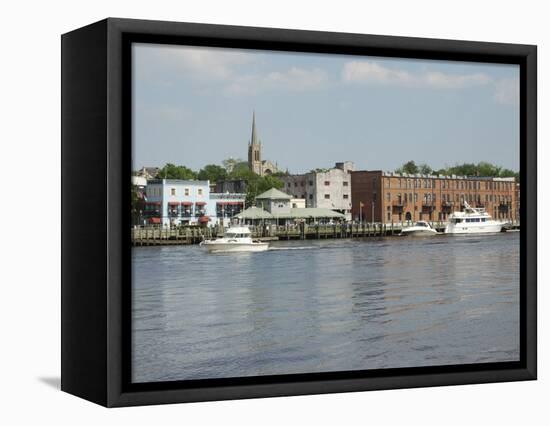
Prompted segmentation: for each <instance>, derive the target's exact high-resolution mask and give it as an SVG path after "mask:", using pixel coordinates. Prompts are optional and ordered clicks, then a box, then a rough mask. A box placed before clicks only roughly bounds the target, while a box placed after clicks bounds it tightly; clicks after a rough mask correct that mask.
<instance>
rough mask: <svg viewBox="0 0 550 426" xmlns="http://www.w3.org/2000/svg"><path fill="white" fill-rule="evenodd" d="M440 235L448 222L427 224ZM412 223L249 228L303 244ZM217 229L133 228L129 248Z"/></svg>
mask: <svg viewBox="0 0 550 426" xmlns="http://www.w3.org/2000/svg"><path fill="white" fill-rule="evenodd" d="M429 223H430V224H431V226H432V227H433V228H434V229H436V230H438V231H440V232H443V231H444V229H445V226H446V225H447V223H448V222H443V221H441V222H440V221H434V222H429ZM411 224H412V223H406V222H404V223H372V222H363V223H351V222H345V223H332V224H305V223H303V224H288V225H257V226H249V229H250V231H251V233H252V237H253V238H256V239H264V240H300V239H301V240H305V239H325V238H326V239H328V238H368V237H386V236H393V235H399V234H400V233H401V230H402V229H403V228H405V227H407V226H410V225H411ZM505 228H506V229H519V222H518V221H511V222H508V223H507V224H506V226H505ZM223 232H224V230H223V228H221V227H202V226H180V227H177V228H168V227H162V226H158V225H156V226H153V225H148V226H137V227H134V228H132V230H131V239H132V245H134V246H150V245H172V244H198V243H200V242H201V241H203V240H205V239H210V238H215V237H218V236H222V235H223Z"/></svg>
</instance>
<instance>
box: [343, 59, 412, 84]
mask: <svg viewBox="0 0 550 426" xmlns="http://www.w3.org/2000/svg"><path fill="white" fill-rule="evenodd" d="M342 78H343V80H344V81H345V82H347V83H382V84H388V85H389V84H396V85H400V86H409V85H413V84H414V80H415V78H414V76H413V75H412V74H410V73H409V72H407V71H400V70H392V69H390V68H386V67H383V66H382V65H380V64H377V63H376V62H368V61H351V62H347V63H346V64H345V65H344V69H343V71H342Z"/></svg>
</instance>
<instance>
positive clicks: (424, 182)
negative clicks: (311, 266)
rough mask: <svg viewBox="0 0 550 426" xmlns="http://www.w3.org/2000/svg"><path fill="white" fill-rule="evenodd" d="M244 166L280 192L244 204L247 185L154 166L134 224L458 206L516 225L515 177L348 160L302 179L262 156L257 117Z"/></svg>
mask: <svg viewBox="0 0 550 426" xmlns="http://www.w3.org/2000/svg"><path fill="white" fill-rule="evenodd" d="M248 167H249V169H250V170H252V171H253V172H255V173H256V174H258V175H260V176H265V175H271V174H275V173H277V177H278V178H279V179H280V180H281V181H282V183H283V187H282V188H281V189H280V190H275V189H274V190H272V191H267V192H265V193H264V194H260V195H259V196H258V197H256V199H255V200H254V202H253V203H252V204H253V205H251V206H246V205H245V204H246V192H247V183H246V181H244V180H225V181H221V182H216V183H215V184H214V183H211V182H209V181H205V180H203V181H200V180H171V179H159V178H157V177H156V176H155V174H156V172H158V169H155V168H143V169H141V170H140V171H138V172H137V173H136V174H135V176H134V177H133V179H134V184H135V186H137V187H138V188H139V191H140V193H141V194H143V201H144V202H143V203H142V205H141V210H140V211H139V214H138V216H139V219H138V220H137V221H136V222H137V224H143V223H153V224H162V225H187V224H190V225H192V224H201V223H202V224H206V223H209V224H220V223H222V224H223V225H227V224H228V222H229V221H230V220H232V219H234V218H236V219H246V220H252V221H253V220H255V219H262V220H267V219H273V220H276V221H277V222H278V223H280V222H281V221H282V222H283V223H285V222H286V223H288V222H289V221H291V222H296V221H300V220H307V221H312V220H314V221H319V222H322V221H334V220H347V221H357V222H377V223H386V224H389V223H403V222H409V221H417V220H427V221H439V222H445V221H447V220H448V217H449V215H450V214H451V213H452V212H454V211H457V210H461V209H463V208H464V204H465V202H467V203H468V204H469V205H471V206H473V207H480V208H485V210H486V211H487V212H488V213H489V214H490V215H491V216H492V217H493V218H494V219H497V220H501V221H510V222H516V221H518V220H519V208H520V190H519V188H520V186H519V183H518V182H516V181H515V179H514V178H499V177H479V176H455V175H451V176H444V175H423V174H399V173H394V172H385V171H380V170H355V166H354V163H353V162H351V161H344V162H338V163H336V164H335V166H334V167H332V168H329V169H317V170H312V171H310V172H307V173H303V174H290V173H288V171H287V172H286V173H281V172H282V170H281V169H280V168H279V167H278V166H277V164H276V163H273V162H271V161H269V160H265V159H263V158H262V143H261V141H260V139H259V137H258V132H257V129H256V117H255V115H253V118H252V134H251V137H250V140H249V141H248ZM246 207H249V209H246ZM247 210H248V211H247ZM260 210H261V211H260Z"/></svg>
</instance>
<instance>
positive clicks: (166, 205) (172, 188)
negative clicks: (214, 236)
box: [143, 179, 246, 226]
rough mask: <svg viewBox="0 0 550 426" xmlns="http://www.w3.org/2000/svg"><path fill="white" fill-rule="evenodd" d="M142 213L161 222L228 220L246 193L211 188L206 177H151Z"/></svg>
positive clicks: (239, 210)
mask: <svg viewBox="0 0 550 426" xmlns="http://www.w3.org/2000/svg"><path fill="white" fill-rule="evenodd" d="M146 198H147V200H146V203H145V210H144V212H143V217H144V220H145V221H146V223H151V224H159V225H163V226H176V225H196V224H211V225H217V224H219V223H223V224H227V223H229V221H230V218H231V217H233V216H234V215H236V214H238V213H240V212H241V211H242V210H243V209H244V202H245V198H246V194H234V193H233V194H231V193H225V194H218V193H212V192H210V182H209V181H207V180H179V179H152V180H149V181H148V182H147V187H146Z"/></svg>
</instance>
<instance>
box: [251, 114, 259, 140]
mask: <svg viewBox="0 0 550 426" xmlns="http://www.w3.org/2000/svg"><path fill="white" fill-rule="evenodd" d="M258 143H259V141H258V134H257V133H256V111H252V136H251V137H250V144H251V145H257V144H258Z"/></svg>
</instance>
